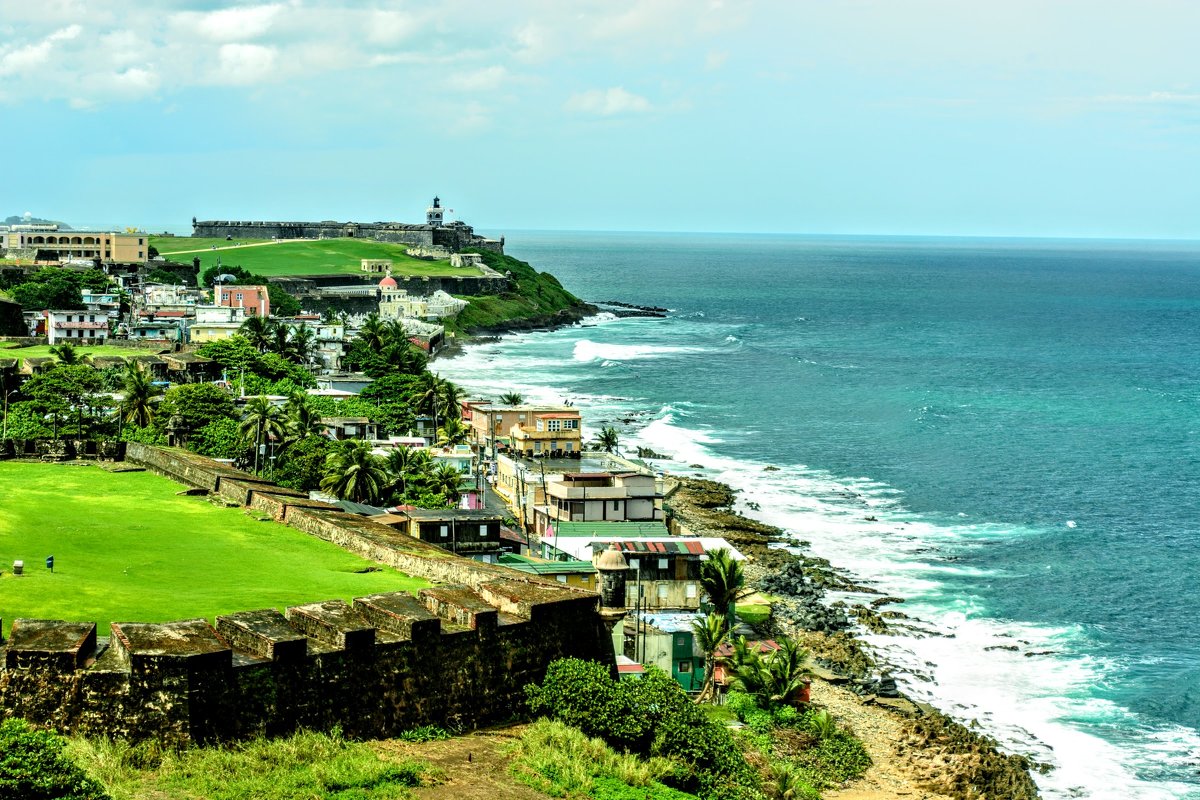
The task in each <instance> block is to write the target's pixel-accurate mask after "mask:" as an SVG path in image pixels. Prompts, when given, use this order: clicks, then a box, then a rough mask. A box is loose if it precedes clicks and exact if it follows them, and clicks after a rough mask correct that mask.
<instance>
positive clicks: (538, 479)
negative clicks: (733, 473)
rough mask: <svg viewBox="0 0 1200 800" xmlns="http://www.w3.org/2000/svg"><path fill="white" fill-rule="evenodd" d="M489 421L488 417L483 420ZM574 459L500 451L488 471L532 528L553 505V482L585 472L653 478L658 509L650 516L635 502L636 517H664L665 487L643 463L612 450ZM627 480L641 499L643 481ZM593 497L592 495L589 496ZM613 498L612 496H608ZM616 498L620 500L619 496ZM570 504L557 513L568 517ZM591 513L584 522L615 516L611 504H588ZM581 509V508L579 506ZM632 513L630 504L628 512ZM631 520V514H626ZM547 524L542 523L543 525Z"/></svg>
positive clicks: (581, 499) (523, 521)
mask: <svg viewBox="0 0 1200 800" xmlns="http://www.w3.org/2000/svg"><path fill="white" fill-rule="evenodd" d="M474 414H475V415H476V418H475V419H473V420H472V422H473V423H474V422H478V421H479V419H478V414H479V412H478V411H476V412H474ZM484 423H485V424H486V419H485V420H484ZM499 442H500V445H501V446H503V447H507V443H508V440H507V439H502V440H499ZM573 456H574V457H572V458H550V457H542V458H518V457H515V456H514V455H512V454H509V455H505V454H497V456H496V460H495V462H494V463H492V464H489V468H488V473H489V474H490V475H493V476H494V482H493V488H494V489H495V490H496V493H497V494H499V495H500V496H501V497H503V498H504V500H505V501H506V502H507V503H508V504H509V507H510V508H512V511H513V514H514V515H515V516H517V517H518V518H520V520H521V524H522V526H528V527H533V526H534V524H535V523H534V520H535V517H536V516H537V511H538V509H539V507H543V506H548V505H551V504H552V501H551V500H550V499H549V495H548V491H549V487H550V485H551V484H552V483H556V482H561V481H562V480H563V478H564V476H566V475H569V474H584V475H588V474H591V475H599V474H606V475H614V476H615V475H631V474H639V475H644V476H647V477H653V478H654V492H653V502H654V507H655V509H656V510H655V512H653V515H650V513H649V512H647V511H645V510H644V509H643V507H642V506H641V505H639V504H638V503H636V502H635V503H634V505H633V514H634V515H635V516H641V515H646V516H647V517H648V519H649V520H650V521H653V520H655V519H658V520H661V518H662V515H661V514H660V513H659V511H661V508H662V501H661V498H660V495H661V494H662V487H661V484H660V480H659V479H658V478H657V476H655V475H654V474H653V473H652V472H650V470H649V469H647V468H646V467H644V466H641V465H638V464H635V463H634V462H632V461H630V460H629V459H626V458H622V457H621V456H617V455H613V454H612V453H604V452H596V451H587V452H583V453H579V454H573ZM626 480H628V484H629V486H628V488H627V489H625V491H626V494H629V493H630V492H632V493H634V494H633V495H630V497H633V496H636V497H638V498H639V499H644V495H642V494H640V493H642V492H644V488H643V486H642V485H643V484H644V483H645V482H644V481H641V482H639V481H636V480H633V479H626ZM577 488H579V489H581V490H583V491H579V492H578V494H579V495H580V497H579V498H578V502H583V501H584V498H583V496H582V495H584V494H586V493H587V492H586V489H585V487H577ZM562 499H563V500H564V501H565V502H568V503H569V502H574V500H573V499H572V498H562ZM589 499H590V496H589ZM608 499H609V500H610V503H611V500H612V499H613V498H608ZM617 499H620V498H619V497H618V498H617ZM571 508H572V507H571V506H569V505H568V506H567V507H566V508H565V509H564V510H563V511H562V512H561V513H559V514H557V516H560V517H563V518H565V517H566V516H567V515H569V514H570V513H571ZM588 508H589V509H590V510H591V514H590V515H589V516H588V518H587V519H586V520H583V521H596V520H593V519H592V517H598V521H604V520H605V517H609V518H611V517H612V514H611V513H609V512H610V510H611V505H610V506H609V508H608V509H601V508H598V507H596V506H594V505H593V506H588ZM541 510H542V512H543V516H548V515H549V509H546V508H542V509H541ZM576 510H577V511H581V510H582V509H576ZM626 513H627V515H628V513H629V511H628V507H627V511H626ZM627 519H628V517H627ZM544 524H545V523H543V525H544ZM658 527H659V528H660V529H661V528H662V522H661V521H659V522H658Z"/></svg>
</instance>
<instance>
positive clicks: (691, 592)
mask: <svg viewBox="0 0 1200 800" xmlns="http://www.w3.org/2000/svg"><path fill="white" fill-rule="evenodd" d="M687 598H688V599H689V600H695V599H696V584H694V583H689V584H688V585H687Z"/></svg>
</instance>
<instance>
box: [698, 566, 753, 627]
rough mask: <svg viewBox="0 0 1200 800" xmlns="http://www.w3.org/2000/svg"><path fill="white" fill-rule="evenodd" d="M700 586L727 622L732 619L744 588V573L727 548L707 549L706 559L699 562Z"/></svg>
mask: <svg viewBox="0 0 1200 800" xmlns="http://www.w3.org/2000/svg"><path fill="white" fill-rule="evenodd" d="M700 587H701V588H702V589H703V590H704V592H705V593H706V594H707V595H708V599H709V600H710V601H712V604H713V608H714V609H716V611H717V612H718V613H720V614H722V615H724V617H725V620H726V624H728V621H729V620H732V619H733V615H734V611H735V604H736V602H737V599H738V597H739V596H741V595H742V594H743V591H744V590H745V587H746V574H745V572H744V571H743V570H742V565H741V563H740V562H738V561H736V560H734V558H733V556H732V555H731V554H730V552H729V550H728V549H726V548H724V547H718V548H717V549H715V550H710V551H708V560H707V561H704V562H703V563H701V564H700Z"/></svg>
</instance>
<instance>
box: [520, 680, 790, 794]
mask: <svg viewBox="0 0 1200 800" xmlns="http://www.w3.org/2000/svg"><path fill="white" fill-rule="evenodd" d="M525 692H526V695H527V697H528V703H529V708H530V710H531V711H533V713H534V714H539V715H543V716H548V717H552V718H554V719H556V720H558V721H560V722H563V723H565V724H567V725H570V726H572V727H576V728H579V729H580V730H581V731H583V732H584V733H585V734H587V735H588V736H595V737H599V738H600V739H603V740H604V741H605V742H607V743H608V744H609V745H610V746H612V747H614V748H617V749H621V750H627V751H629V752H633V753H638V754H641V755H655V756H661V757H663V758H666V759H669V760H671V761H674V762H675V763H676V764H677V765H678V768H677V769H676V770H675V771H674V772H673V774H671V775H670V776H664V777H663V782H664V783H666V784H668V785H670V786H675V787H677V788H680V789H683V790H685V791H698V792H700V794H701V796H703V797H718V796H720V797H730V796H735V795H730V794H728V793H727V792H726V790H728V791H733V788H734V787H747V788H749V787H752V786H753V784H754V783H755V775H754V773H753V771H752V770H751V769H750V768H749V766H748V765H747V763H746V760H745V759H744V758H743V757H742V753H741V751H740V750H739V749H738V746H737V743H736V742H735V741H734V739H733V737H732V735H731V734H730V733H729V731H728V730H727V729H726V728H725V727H724V726H722V725H720V724H717V723H714V722H712V721H710V720H709V719H708V717H707V716H706V715H705V714H704V712H703V711H702V710H701V709H699V708H698V707H697V706H696V705H695V704H694V703H693V702H691V700H690V699H689V698H688V696H687V694H685V693H684V691H683V689H682V688H681V687H680V686H679V684H678V683H676V682H675V681H674V680H672V679H671V678H670V676H668V675H666V674H665V673H664V672H662V671H661V670H658V669H654V668H650V669H648V670H647V671H646V674H645V676H644V677H643V678H641V679H640V680H635V681H620V682H618V681H616V680H614V679H613V678H612V677H611V676H610V675H609V672H608V669H607V668H605V667H604V666H602V665H600V664H597V663H595V662H590V661H581V660H579V659H572V658H568V659H560V660H558V661H555V662H553V663H551V665H550V667H549V668H548V669H547V671H546V678H545V680H544V681H543V682H542V684H541V686H537V685H530V686H526V687H525ZM768 719H769V717H768ZM722 786H724V787H725V789H722V790H721V791H720V792H719V791H718V788H719V787H722ZM739 791H740V789H739Z"/></svg>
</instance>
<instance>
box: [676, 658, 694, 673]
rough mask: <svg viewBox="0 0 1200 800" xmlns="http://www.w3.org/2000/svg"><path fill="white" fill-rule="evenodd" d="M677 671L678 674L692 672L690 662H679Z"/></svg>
mask: <svg viewBox="0 0 1200 800" xmlns="http://www.w3.org/2000/svg"><path fill="white" fill-rule="evenodd" d="M679 671H680V672H691V671H692V662H690V661H680V662H679Z"/></svg>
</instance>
